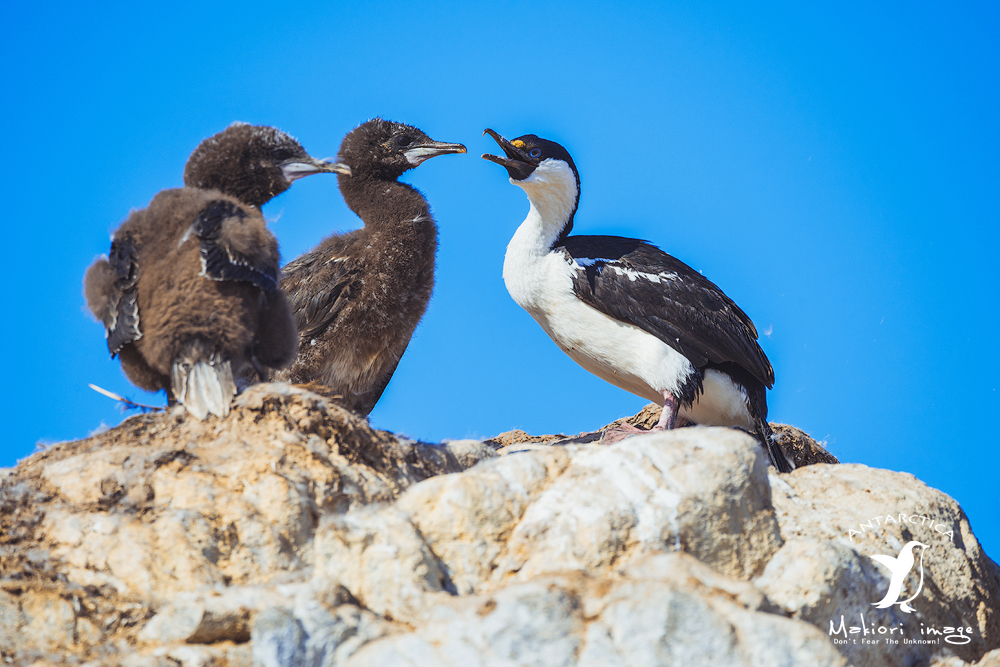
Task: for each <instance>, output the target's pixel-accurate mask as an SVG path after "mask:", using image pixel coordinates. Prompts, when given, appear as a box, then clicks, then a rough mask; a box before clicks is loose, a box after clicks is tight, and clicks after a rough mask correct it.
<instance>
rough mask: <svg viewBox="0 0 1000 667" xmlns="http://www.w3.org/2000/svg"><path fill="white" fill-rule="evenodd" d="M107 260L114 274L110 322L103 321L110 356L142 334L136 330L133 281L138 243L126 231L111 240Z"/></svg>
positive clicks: (136, 311) (135, 295) (135, 302)
mask: <svg viewBox="0 0 1000 667" xmlns="http://www.w3.org/2000/svg"><path fill="white" fill-rule="evenodd" d="M108 264H109V265H110V266H111V272H112V275H113V276H114V283H113V291H114V292H115V295H114V297H117V298H114V297H113V298H112V303H111V304H110V306H111V307H110V312H109V314H110V316H111V319H110V322H109V321H105V322H104V328H105V331H106V333H107V337H108V351H109V352H111V356H112V357H114V356H115V355H116V354H118V352H119V350H121V349H122V348H123V347H125V346H126V345H128V344H129V343H131V342H132V341H135V340H139V339H140V338H142V332H141V331H140V330H139V303H138V295H137V293H136V292H137V291H136V283H137V282H138V280H139V245H138V244H137V243H136V242H135V240H134V239H133V237H132V234H130V233H128V232H126V233H124V234H122V235H121V236H120V237H119V236H117V235H116V236H115V238H114V239H113V240H112V241H111V252H109V253H108Z"/></svg>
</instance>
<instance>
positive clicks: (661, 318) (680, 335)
mask: <svg viewBox="0 0 1000 667" xmlns="http://www.w3.org/2000/svg"><path fill="white" fill-rule="evenodd" d="M555 249H556V250H562V251H563V252H564V253H565V254H566V258H567V261H570V260H572V261H574V262H575V263H576V265H577V266H578V267H579V269H578V270H576V271H574V275H573V291H574V292H575V293H576V295H577V296H578V297H579V298H580V299H581V300H582V301H583V302H585V303H587V304H588V305H590V306H591V307H593V308H595V309H597V310H599V311H601V312H602V313H604V314H605V315H608V316H610V317H613V318H615V319H616V320H620V321H622V322H628V323H629V324H633V325H635V326H637V327H639V328H641V329H643V330H645V331H648V332H649V333H651V334H653V335H654V336H656V337H657V338H659V339H660V340H662V341H663V342H664V343H666V344H667V345H669V346H670V347H672V348H674V349H675V350H677V351H678V352H680V353H681V354H683V355H684V356H685V357H687V358H688V359H689V360H690V361H691V363H692V364H694V365H695V366H697V367H698V368H704V367H705V366H706V365H708V364H710V363H711V364H727V363H735V364H738V365H739V366H741V367H743V368H744V369H746V370H747V371H748V372H750V373H751V374H753V376H754V377H756V378H757V379H758V380H760V381H761V382H762V383H763V384H764V385H765V386H767V387H770V386H771V385H773V384H774V370H773V369H772V368H771V363H770V362H769V361H768V360H767V356H765V354H764V351H763V350H761V349H760V346H759V345H758V344H757V329H756V328H755V327H754V325H753V322H751V321H750V318H749V317H747V315H746V313H744V312H743V311H742V310H740V308H739V306H737V305H736V304H735V303H733V302H732V300H731V299H730V298H729V297H727V296H726V295H725V294H723V292H722V290H720V289H719V288H718V287H716V286H715V285H714V284H713V283H712V282H711V281H710V280H708V279H707V278H705V277H704V276H702V275H701V274H700V273H698V272H697V271H695V270H694V269H692V268H691V267H690V266H688V265H687V264H685V263H684V262H682V261H680V260H678V259H676V258H674V257H671V256H670V255H668V254H667V253H665V252H663V251H662V250H660V249H659V248H657V247H656V246H654V245H651V244H649V243H646V242H645V241H640V240H638V239H627V238H622V237H618V236H570V237H568V238H566V239H565V240H564V241H563V243H562V245H561V246H558V247H557V248H555Z"/></svg>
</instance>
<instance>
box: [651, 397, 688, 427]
mask: <svg viewBox="0 0 1000 667" xmlns="http://www.w3.org/2000/svg"><path fill="white" fill-rule="evenodd" d="M680 409H681V402H680V401H678V400H677V399H676V398H674V395H673V394H671V393H670V392H669V391H666V390H664V391H663V412H661V413H660V421H658V422H656V426H654V427H653V428H652V429H650V430H652V431H660V430H664V429H666V430H668V431H669V430H670V429H672V428H674V427H675V426H678V423H677V411H678V410H680Z"/></svg>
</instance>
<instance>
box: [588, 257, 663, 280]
mask: <svg viewBox="0 0 1000 667" xmlns="http://www.w3.org/2000/svg"><path fill="white" fill-rule="evenodd" d="M572 261H573V268H574V269H578V270H581V271H582V270H583V269H584V268H586V267H588V266H593V265H594V264H597V263H602V264H604V265H605V266H606V267H607V268H609V269H613V270H614V272H615V274H616V275H619V276H626V277H628V279H629V281H630V282H633V283H634V282H635V281H636V280H637V279H639V278H642V279H644V280H648V281H649V282H651V283H656V284H657V285H659V284H660V283H662V282H664V281H666V280H677V274H676V273H672V272H670V271H660V272H659V273H648V272H646V271H636V270H635V269H630V268H628V267H624V266H621V265H619V264H618V263H617V262H616V261H615V260H613V259H605V258H602V257H573V258H572Z"/></svg>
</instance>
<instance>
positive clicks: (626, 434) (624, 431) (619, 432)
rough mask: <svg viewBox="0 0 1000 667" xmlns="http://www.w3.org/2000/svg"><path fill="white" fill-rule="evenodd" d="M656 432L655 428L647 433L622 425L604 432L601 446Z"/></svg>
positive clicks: (643, 430) (644, 430)
mask: <svg viewBox="0 0 1000 667" xmlns="http://www.w3.org/2000/svg"><path fill="white" fill-rule="evenodd" d="M658 430H660V429H658V428H657V427H656V426H654V427H653V428H651V429H650V430H648V431H647V430H646V429H642V428H636V427H635V426H632V425H631V424H622V425H621V426H616V427H614V428H609V429H608V430H607V431H605V432H604V435H602V436H601V444H602V445H612V444H614V443H616V442H621V441H622V440H624V439H625V438H631V437H632V436H633V435H639V434H641V433H652V432H653V431H658Z"/></svg>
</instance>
